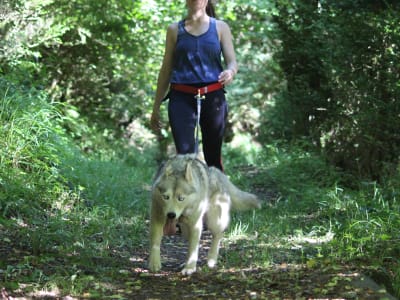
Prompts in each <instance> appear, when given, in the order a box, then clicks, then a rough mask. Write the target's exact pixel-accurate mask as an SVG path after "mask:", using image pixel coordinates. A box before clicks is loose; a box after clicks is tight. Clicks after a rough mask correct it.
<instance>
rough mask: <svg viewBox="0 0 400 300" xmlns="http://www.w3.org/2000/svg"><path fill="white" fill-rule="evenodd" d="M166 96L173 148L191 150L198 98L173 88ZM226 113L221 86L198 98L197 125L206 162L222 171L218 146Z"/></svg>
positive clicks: (193, 146)
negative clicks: (219, 88)
mask: <svg viewBox="0 0 400 300" xmlns="http://www.w3.org/2000/svg"><path fill="white" fill-rule="evenodd" d="M169 99H170V101H169V105H168V116H169V123H170V125H171V131H172V135H173V137H174V142H175V147H176V152H177V153H178V154H187V153H194V152H195V128H196V124H197V101H196V99H195V98H194V95H192V94H188V93H183V92H179V91H175V90H171V91H170V95H169ZM227 113H228V108H227V104H226V100H225V92H224V90H223V89H221V90H218V91H215V92H211V93H208V94H206V95H205V99H204V100H202V101H201V113H200V127H201V137H202V144H203V152H204V158H205V160H206V163H207V165H208V166H214V167H216V168H218V169H220V170H221V171H223V167H222V161H221V148H222V141H223V137H224V130H225V122H226V117H227Z"/></svg>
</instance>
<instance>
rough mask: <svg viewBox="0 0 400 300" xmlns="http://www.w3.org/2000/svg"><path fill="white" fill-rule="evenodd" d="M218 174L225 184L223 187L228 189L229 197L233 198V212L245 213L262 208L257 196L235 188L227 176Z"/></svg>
mask: <svg viewBox="0 0 400 300" xmlns="http://www.w3.org/2000/svg"><path fill="white" fill-rule="evenodd" d="M218 171H219V170H218ZM218 171H217V172H218ZM218 173H219V174H218V175H217V176H218V177H219V178H220V180H221V181H222V182H223V185H224V187H225V188H226V189H227V192H228V193H229V196H230V198H231V201H232V210H235V211H244V210H250V209H255V208H258V209H259V208H261V202H260V200H259V199H258V197H257V196H256V195H254V194H251V193H248V192H245V191H242V190H241V189H239V188H238V187H237V186H235V185H234V184H233V183H232V182H231V181H230V180H229V178H228V177H227V176H226V175H225V174H223V173H222V172H218Z"/></svg>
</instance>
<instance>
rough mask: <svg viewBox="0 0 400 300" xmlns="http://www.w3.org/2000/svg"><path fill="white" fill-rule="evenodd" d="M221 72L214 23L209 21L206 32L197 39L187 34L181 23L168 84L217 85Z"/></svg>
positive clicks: (211, 19)
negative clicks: (215, 83)
mask: <svg viewBox="0 0 400 300" xmlns="http://www.w3.org/2000/svg"><path fill="white" fill-rule="evenodd" d="M222 70H223V69H222V63H221V43H220V41H219V38H218V32H217V25H216V20H215V19H214V18H210V24H209V28H208V30H207V31H206V32H205V33H203V34H201V35H199V36H195V35H192V34H190V33H189V32H187V31H186V29H185V21H184V20H182V21H180V22H179V23H178V37H177V41H176V46H175V53H174V63H173V67H172V74H171V83H180V84H199V83H211V82H216V81H218V75H219V74H220V73H221V72H222Z"/></svg>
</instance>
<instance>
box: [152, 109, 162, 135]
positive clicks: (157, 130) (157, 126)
mask: <svg viewBox="0 0 400 300" xmlns="http://www.w3.org/2000/svg"><path fill="white" fill-rule="evenodd" d="M150 127H151V129H152V130H153V133H154V134H155V135H157V136H159V135H161V128H162V123H161V121H160V111H157V110H153V113H152V114H151V119H150Z"/></svg>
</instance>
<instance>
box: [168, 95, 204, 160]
mask: <svg viewBox="0 0 400 300" xmlns="http://www.w3.org/2000/svg"><path fill="white" fill-rule="evenodd" d="M168 117H169V124H170V126H171V132H172V136H173V138H174V142H175V147H176V152H177V153H178V154H187V153H194V151H195V149H194V143H195V142H194V132H195V128H196V122H197V106H196V101H195V99H194V95H191V94H187V93H182V92H178V91H171V94H170V100H169V104H168Z"/></svg>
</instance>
